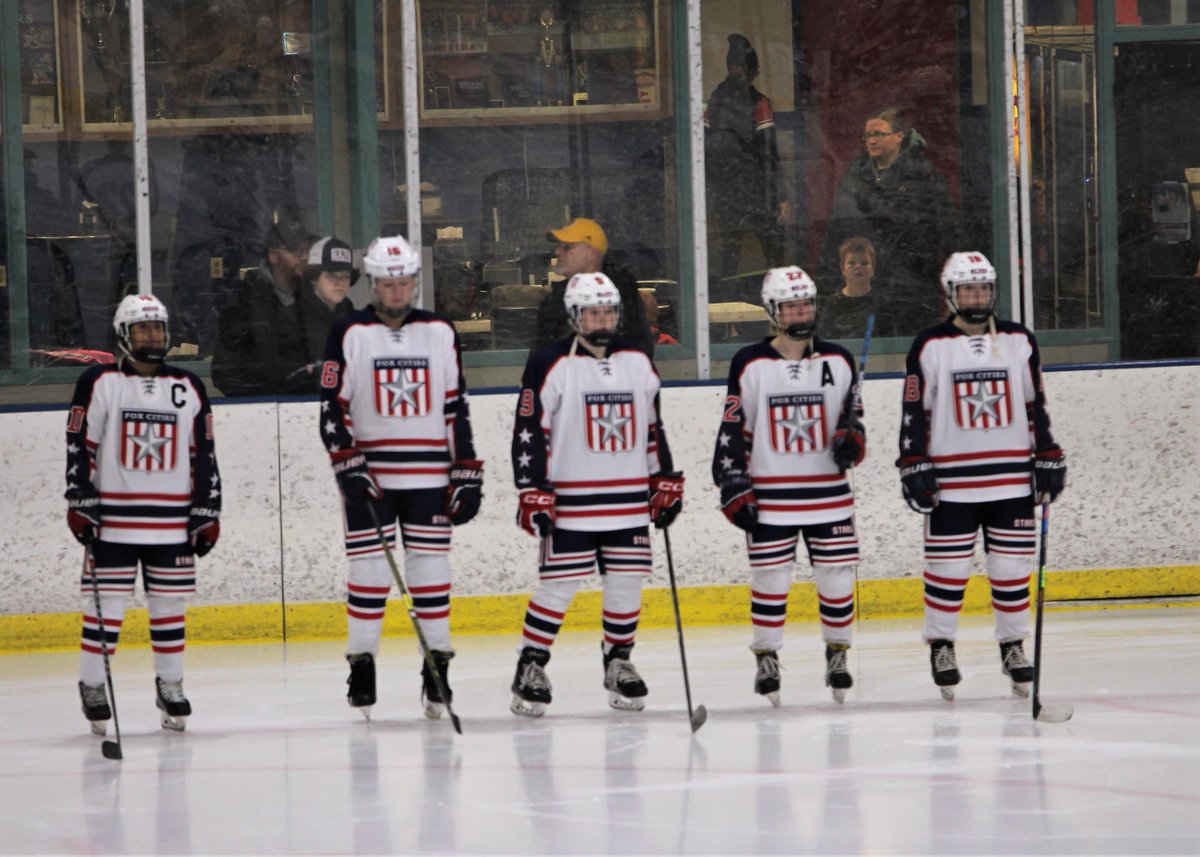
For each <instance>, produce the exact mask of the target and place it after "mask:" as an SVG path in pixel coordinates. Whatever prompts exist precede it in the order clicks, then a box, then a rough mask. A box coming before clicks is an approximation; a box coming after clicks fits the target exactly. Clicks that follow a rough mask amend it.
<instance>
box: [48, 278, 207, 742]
mask: <svg viewBox="0 0 1200 857" xmlns="http://www.w3.org/2000/svg"><path fill="white" fill-rule="evenodd" d="M113 329H114V330H115V331H116V335H117V345H118V349H119V354H120V357H119V359H118V361H117V363H116V364H105V365H102V366H93V367H92V368H90V369H88V370H87V371H86V372H84V373H83V374H82V375H81V376H80V377H79V380H78V382H77V383H76V385H75V395H74V398H73V399H72V401H71V410H70V413H69V414H68V416H67V474H66V475H67V491H66V498H67V524H68V525H69V526H70V528H71V532H72V533H73V534H74V536H75V538H76V539H78V540H79V542H80V543H82V544H83V545H85V546H86V548H87V553H86V560H85V571H84V576H83V581H82V587H83V592H84V593H85V600H84V609H83V637H82V640H81V642H80V649H81V651H80V657H79V693H80V697H81V698H82V702H83V713H84V716H85V717H86V718H87V719H88V720H89V721H90V722H91V724H92V731H93V732H95V733H96V734H99V735H103V734H104V732H105V723H106V721H108V720H109V719H111V717H112V711H111V708H110V706H109V701H108V696H107V694H106V692H105V672H104V661H103V658H102V651H103V650H102V646H101V637H100V635H101V634H103V635H104V643H105V644H106V645H107V647H108V652H109V653H110V654H114V653H115V652H116V647H117V639H118V637H119V635H120V632H121V624H122V622H123V621H124V619H125V606H126V603H127V602H128V600H129V596H130V595H131V594H132V592H133V586H134V582H135V579H136V577H137V571H138V566H139V564H140V565H141V568H142V585H143V587H144V588H145V590H146V606H147V607H148V609H149V613H150V645H151V647H152V649H153V651H154V672H155V690H156V694H155V703H156V705H157V706H158V708H159V710H160V712H161V719H162V725H163V726H164V727H165V728H168V729H174V730H182V729H183V728H184V726H185V724H186V721H187V718H188V716H189V715H190V714H191V713H192V707H191V703H190V702H189V701H188V699H187V697H186V696H185V695H184V692H183V649H184V618H185V612H186V602H187V597H188V596H189V595H191V594H193V593H194V592H195V591H196V560H195V558H196V557H202V556H204V555H205V554H207V553H208V552H209V551H210V550H212V548H213V546H214V545H215V544H216V543H217V538H218V536H219V535H220V532H221V523H220V514H221V477H220V473H219V472H218V470H217V456H216V449H215V448H214V446H213V426H212V411H211V410H210V408H209V404H208V395H207V394H206V393H205V390H204V384H203V383H201V381H200V379H198V378H197V377H196V376H195V375H193V374H192V373H191V372H188V371H186V370H184V369H179V368H177V367H174V366H168V365H166V364H165V363H164V362H163V360H164V358H165V357H166V353H167V348H168V346H169V333H168V327H167V310H166V307H164V306H163V304H162V302H161V301H159V300H158V298H155V297H152V296H150V295H129V296H128V297H125V298H124V299H122V301H121V303H120V304H119V305H118V306H117V311H116V315H115V316H114V317H113ZM92 574H95V579H96V583H97V588H98V591H99V600H100V605H101V609H100V611H99V612H100V613H101V614H103V616H104V627H103V629H102V628H101V627H100V623H99V622H98V621H97V618H96V615H95V614H96V612H97V610H96V603H95V602H96V599H95V597H94V594H93V590H92V580H91V575H92Z"/></svg>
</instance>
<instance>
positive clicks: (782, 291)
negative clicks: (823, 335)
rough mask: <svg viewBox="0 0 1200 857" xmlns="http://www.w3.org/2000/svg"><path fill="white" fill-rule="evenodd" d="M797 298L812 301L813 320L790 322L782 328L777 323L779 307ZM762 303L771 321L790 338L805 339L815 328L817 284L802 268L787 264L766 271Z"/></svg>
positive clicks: (797, 299)
mask: <svg viewBox="0 0 1200 857" xmlns="http://www.w3.org/2000/svg"><path fill="white" fill-rule="evenodd" d="M799 300H811V301H812V302H813V310H814V312H813V320H812V321H811V322H810V323H807V324H802V325H801V324H790V325H788V326H787V327H786V328H784V327H783V326H782V325H781V324H780V323H779V307H780V306H781V305H783V304H785V303H788V302H789V301H799ZM762 304H763V308H764V309H765V310H766V311H767V317H768V318H770V319H771V323H772V324H774V325H775V326H776V327H778V328H780V329H781V330H783V332H784V333H785V334H787V336H789V337H790V338H792V339H807V338H808V337H810V336H812V334H813V331H814V330H815V329H816V326H817V315H816V304H817V284H816V283H814V282H813V279H812V277H810V276H809V275H808V274H807V273H805V271H804V269H803V268H800V267H798V266H796V265H789V266H787V267H786V268H772V269H771V270H769V271H767V274H766V276H765V277H763V285H762Z"/></svg>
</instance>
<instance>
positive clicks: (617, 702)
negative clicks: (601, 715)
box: [608, 690, 646, 711]
mask: <svg viewBox="0 0 1200 857" xmlns="http://www.w3.org/2000/svg"><path fill="white" fill-rule="evenodd" d="M608 707H609V708H615V709H616V710H617V711H641V710H642V709H643V708H645V707H646V701H645V700H644V699H642V698H641V697H640V696H635V697H629V696H621V694H619V693H617V692H616V691H615V690H610V691H609V692H608Z"/></svg>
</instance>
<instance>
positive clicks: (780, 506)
mask: <svg viewBox="0 0 1200 857" xmlns="http://www.w3.org/2000/svg"><path fill="white" fill-rule="evenodd" d="M853 504H854V500H853V499H851V498H849V497H847V498H846V499H845V500H837V501H835V502H833V503H774V502H772V501H770V500H761V499H760V500H759V501H758V508H759V509H761V510H762V511H764V512H815V511H818V510H820V509H842V508H845V507H846V506H851V505H853ZM559 514H560V515H561V514H562V512H559Z"/></svg>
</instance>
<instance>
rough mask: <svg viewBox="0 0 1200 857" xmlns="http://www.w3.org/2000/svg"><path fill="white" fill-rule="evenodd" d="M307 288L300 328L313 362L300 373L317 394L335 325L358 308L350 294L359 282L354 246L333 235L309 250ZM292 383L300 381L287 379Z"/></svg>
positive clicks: (303, 294)
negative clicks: (322, 364)
mask: <svg viewBox="0 0 1200 857" xmlns="http://www.w3.org/2000/svg"><path fill="white" fill-rule="evenodd" d="M303 279H304V287H303V288H301V289H300V300H299V307H300V325H301V332H302V334H303V336H304V351H305V353H306V354H307V355H308V358H309V362H308V364H307V365H306V366H304V367H302V368H301V369H299V370H296V371H297V372H299V373H301V375H306V376H307V379H308V382H307V383H308V387H309V389H311V390H312V391H313V392H317V391H318V390H319V389H320V385H319V384H318V383H317V382H318V381H320V375H318V374H317V370H318V369H319V367H320V365H321V360H322V357H323V355H324V354H325V341H326V340H327V339H329V330H330V328H332V327H333V323H334V322H335V321H337V320H338V319H339V318H341V317H342V316H344V315H345V314H346V313H348V312H350V311H351V310H353V309H354V304H353V303H351V302H350V298H348V297H347V293H348V292H349V291H350V287H351V286H353V285H354V284H355V283H357V282H358V268H356V267H354V251H352V250H351V249H350V245H349V244H347V243H346V242H345V241H342V240H341V239H340V238H334V237H333V236H332V235H329V236H326V237H325V238H322V239H321V240H320V241H318V242H317V243H316V244H314V245H312V247H311V248H310V249H309V251H308V264H307V265H306V266H305V268H304V275H303ZM284 380H285V382H288V383H289V386H290V382H291V381H294V380H296V379H294V378H293V379H284Z"/></svg>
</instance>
